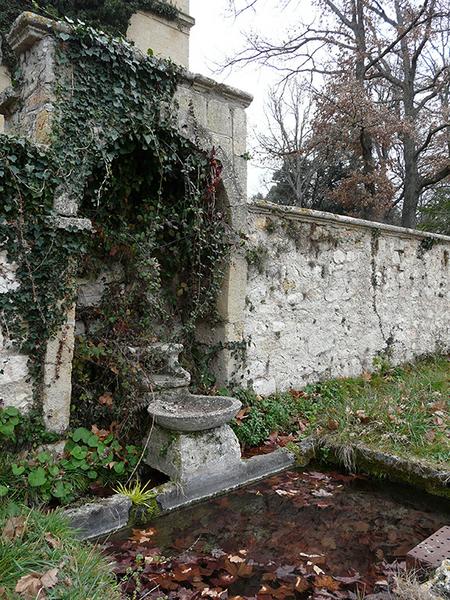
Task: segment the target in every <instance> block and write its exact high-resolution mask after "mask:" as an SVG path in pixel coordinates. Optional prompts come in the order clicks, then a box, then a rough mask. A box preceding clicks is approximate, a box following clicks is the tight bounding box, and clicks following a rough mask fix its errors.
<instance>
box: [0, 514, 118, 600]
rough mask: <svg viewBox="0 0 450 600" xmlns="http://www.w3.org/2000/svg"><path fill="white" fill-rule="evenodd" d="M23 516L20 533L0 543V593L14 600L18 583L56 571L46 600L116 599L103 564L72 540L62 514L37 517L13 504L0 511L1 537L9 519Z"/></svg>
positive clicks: (111, 579) (95, 551)
mask: <svg viewBox="0 0 450 600" xmlns="http://www.w3.org/2000/svg"><path fill="white" fill-rule="evenodd" d="M12 516H13V517H23V519H24V521H25V531H24V533H23V535H21V536H19V537H17V538H16V539H12V540H11V539H8V538H3V539H1V541H0V588H2V587H3V588H4V590H5V594H6V595H5V597H6V598H10V599H14V598H17V597H18V596H17V594H15V593H14V589H15V587H16V584H17V582H18V581H19V579H20V578H21V577H23V576H25V575H30V574H32V573H39V574H43V573H46V572H47V571H49V570H50V569H57V578H58V583H57V584H56V585H55V586H54V587H52V588H49V589H46V590H45V595H46V598H47V599H48V600H104V598H105V597H108V598H109V599H110V600H119V598H120V593H119V588H118V586H117V583H116V581H115V578H114V576H113V575H112V574H111V569H110V567H109V565H108V562H107V560H106V559H105V558H104V557H103V556H102V555H101V554H100V552H99V550H98V549H96V548H95V547H93V546H91V545H88V544H84V543H82V542H80V541H78V540H77V539H76V538H75V533H74V531H73V530H72V529H71V528H70V527H69V525H68V523H67V521H66V519H65V518H64V517H63V515H62V514H61V512H59V511H54V512H49V513H42V512H40V511H38V510H34V509H33V510H31V509H29V508H27V507H24V506H20V505H16V504H13V503H8V504H6V503H4V504H3V505H1V506H0V535H1V533H2V532H3V530H4V528H5V525H6V523H7V521H8V519H9V518H10V517H12Z"/></svg>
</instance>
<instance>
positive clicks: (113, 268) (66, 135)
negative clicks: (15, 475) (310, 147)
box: [0, 23, 227, 426]
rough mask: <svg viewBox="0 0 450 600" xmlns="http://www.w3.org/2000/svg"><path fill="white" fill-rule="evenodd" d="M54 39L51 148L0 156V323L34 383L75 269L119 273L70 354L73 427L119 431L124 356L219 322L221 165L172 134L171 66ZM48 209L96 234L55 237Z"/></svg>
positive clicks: (128, 398)
mask: <svg viewBox="0 0 450 600" xmlns="http://www.w3.org/2000/svg"><path fill="white" fill-rule="evenodd" d="M57 36H58V39H57V63H58V69H57V72H58V77H59V79H58V83H57V89H56V103H55V110H54V119H53V128H52V134H51V144H50V147H49V148H48V149H43V148H41V147H38V146H35V145H33V144H31V143H29V142H25V141H23V140H18V139H13V138H6V139H5V144H4V146H3V147H2V150H1V154H0V157H1V160H0V165H1V166H0V185H1V186H2V187H1V188H0V193H2V196H3V197H5V198H6V203H5V210H4V211H3V214H2V216H1V220H0V236H1V237H0V247H6V249H7V253H8V259H9V260H10V261H11V262H13V263H14V264H15V265H16V266H17V270H16V276H17V280H18V282H19V283H20V287H19V288H18V289H12V290H11V291H9V292H8V293H7V294H2V295H0V302H1V304H0V312H1V315H2V318H3V322H4V323H5V322H7V323H8V334H9V336H10V337H11V338H12V339H13V340H14V341H15V342H16V343H18V344H19V345H20V346H21V348H22V350H23V351H25V352H27V353H28V354H30V356H31V357H32V361H33V364H34V366H35V368H36V372H37V373H38V375H42V358H43V351H44V350H45V346H46V342H47V340H48V339H50V338H51V337H52V336H53V335H54V334H55V332H56V331H57V329H58V327H59V326H60V325H61V323H62V322H63V319H64V315H65V312H66V309H67V307H68V306H69V305H70V304H71V303H72V302H73V299H74V293H75V290H74V288H73V282H74V279H75V277H74V275H75V268H76V269H77V270H78V274H79V276H81V277H83V278H85V279H88V280H91V281H92V280H95V277H96V276H97V275H98V274H99V273H102V272H105V271H106V272H107V273H108V274H109V275H111V274H114V273H115V274H119V276H118V277H112V279H111V280H110V281H109V283H108V289H107V292H106V293H105V294H104V297H103V301H102V303H101V304H100V305H98V306H90V307H85V308H84V309H82V310H80V311H79V313H78V318H79V319H80V320H81V321H83V323H84V324H85V327H86V332H85V334H84V335H83V336H81V337H79V339H78V342H77V346H76V358H75V369H74V382H73V383H74V394H75V402H74V415H73V421H74V422H75V423H76V424H84V423H86V420H88V421H89V420H90V422H91V423H92V422H98V423H99V424H102V425H104V426H110V425H112V423H114V421H119V422H120V423H121V424H122V425H123V426H124V425H125V424H128V426H129V423H130V421H131V420H132V419H133V418H135V413H136V411H137V409H138V408H139V402H140V401H141V400H142V398H141V394H140V392H139V390H138V389H137V388H136V379H137V377H136V373H137V372H138V371H139V369H140V368H142V365H140V364H138V361H136V360H135V359H133V357H130V355H129V354H128V353H127V351H124V349H126V348H128V347H129V346H143V347H146V346H148V345H149V344H151V343H152V342H154V341H157V340H160V339H161V340H164V341H167V340H174V341H181V342H183V343H184V344H185V345H186V346H187V347H188V349H189V348H192V347H193V345H194V331H195V328H196V325H197V324H198V323H199V321H201V320H205V319H208V318H212V319H216V318H217V315H216V314H215V310H214V306H215V300H216V296H217V293H218V290H219V286H220V282H221V278H222V275H223V266H224V264H225V258H226V255H227V244H226V241H225V239H226V235H225V234H226V229H225V222H224V215H223V212H222V211H221V209H220V207H218V205H217V201H216V192H217V189H218V187H219V186H220V184H221V165H220V163H219V162H218V161H217V159H216V158H215V154H214V150H213V149H211V152H210V154H209V155H208V154H205V153H203V152H201V151H199V150H198V149H197V148H196V147H195V146H194V145H193V144H192V143H191V142H189V141H188V140H187V139H185V138H184V137H183V136H182V135H180V134H179V132H178V130H177V125H176V122H175V120H174V116H173V114H174V113H176V110H174V104H173V102H174V101H173V97H174V93H175V90H176V87H177V84H178V78H179V72H178V69H177V68H176V67H175V66H174V65H173V64H172V63H171V62H170V61H162V60H159V59H156V58H155V57H153V56H147V57H144V56H142V55H141V54H139V53H136V52H135V50H134V48H133V46H132V45H131V44H130V43H128V42H126V41H125V40H123V39H116V38H113V37H112V36H110V35H108V34H106V33H103V32H99V31H97V30H95V29H93V28H91V27H88V26H86V25H83V24H80V23H78V24H76V25H73V26H72V28H71V33H59V34H57ZM69 67H70V68H69ZM66 78H69V79H66ZM55 197H64V198H65V199H68V200H70V201H71V202H76V203H77V205H78V209H79V210H78V212H79V214H80V215H81V216H85V217H88V218H90V219H91V221H92V223H93V228H94V231H93V234H92V235H90V236H87V237H86V236H84V237H83V236H80V234H73V233H71V232H65V231H62V230H58V229H56V228H55V226H54V219H53V217H54V215H53V203H54V199H55ZM36 350H37V351H36ZM35 381H36V382H37V386H36V389H37V391H39V376H37V377H35ZM105 397H106V398H111V401H108V402H99V398H103V399H104V398H105Z"/></svg>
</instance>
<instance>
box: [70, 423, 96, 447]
mask: <svg viewBox="0 0 450 600" xmlns="http://www.w3.org/2000/svg"><path fill="white" fill-rule="evenodd" d="M91 435H92V434H91V432H90V431H89V430H88V429H86V428H85V427H78V429H75V431H74V432H73V433H72V436H71V437H72V439H73V441H74V442H84V443H85V444H87V443H88V440H89V438H90V437H91Z"/></svg>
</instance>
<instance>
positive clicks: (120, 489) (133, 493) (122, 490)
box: [114, 480, 155, 510]
mask: <svg viewBox="0 0 450 600" xmlns="http://www.w3.org/2000/svg"><path fill="white" fill-rule="evenodd" d="M150 485H151V483H150V482H147V483H145V484H144V485H143V484H142V483H141V482H140V481H139V480H137V481H135V482H134V484H132V485H124V484H123V483H119V485H118V486H117V487H116V488H115V489H114V491H115V492H116V493H117V494H122V496H126V497H127V498H129V499H130V500H131V502H132V504H133V506H144V507H145V508H147V509H149V510H151V509H153V506H154V502H155V490H154V489H153V488H151V487H150Z"/></svg>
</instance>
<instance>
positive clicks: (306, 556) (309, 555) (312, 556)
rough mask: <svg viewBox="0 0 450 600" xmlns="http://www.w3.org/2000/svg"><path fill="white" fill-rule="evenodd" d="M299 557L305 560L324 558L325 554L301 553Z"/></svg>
mask: <svg viewBox="0 0 450 600" xmlns="http://www.w3.org/2000/svg"><path fill="white" fill-rule="evenodd" d="M299 556H302V557H303V558H323V554H306V553H305V552H299Z"/></svg>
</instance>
